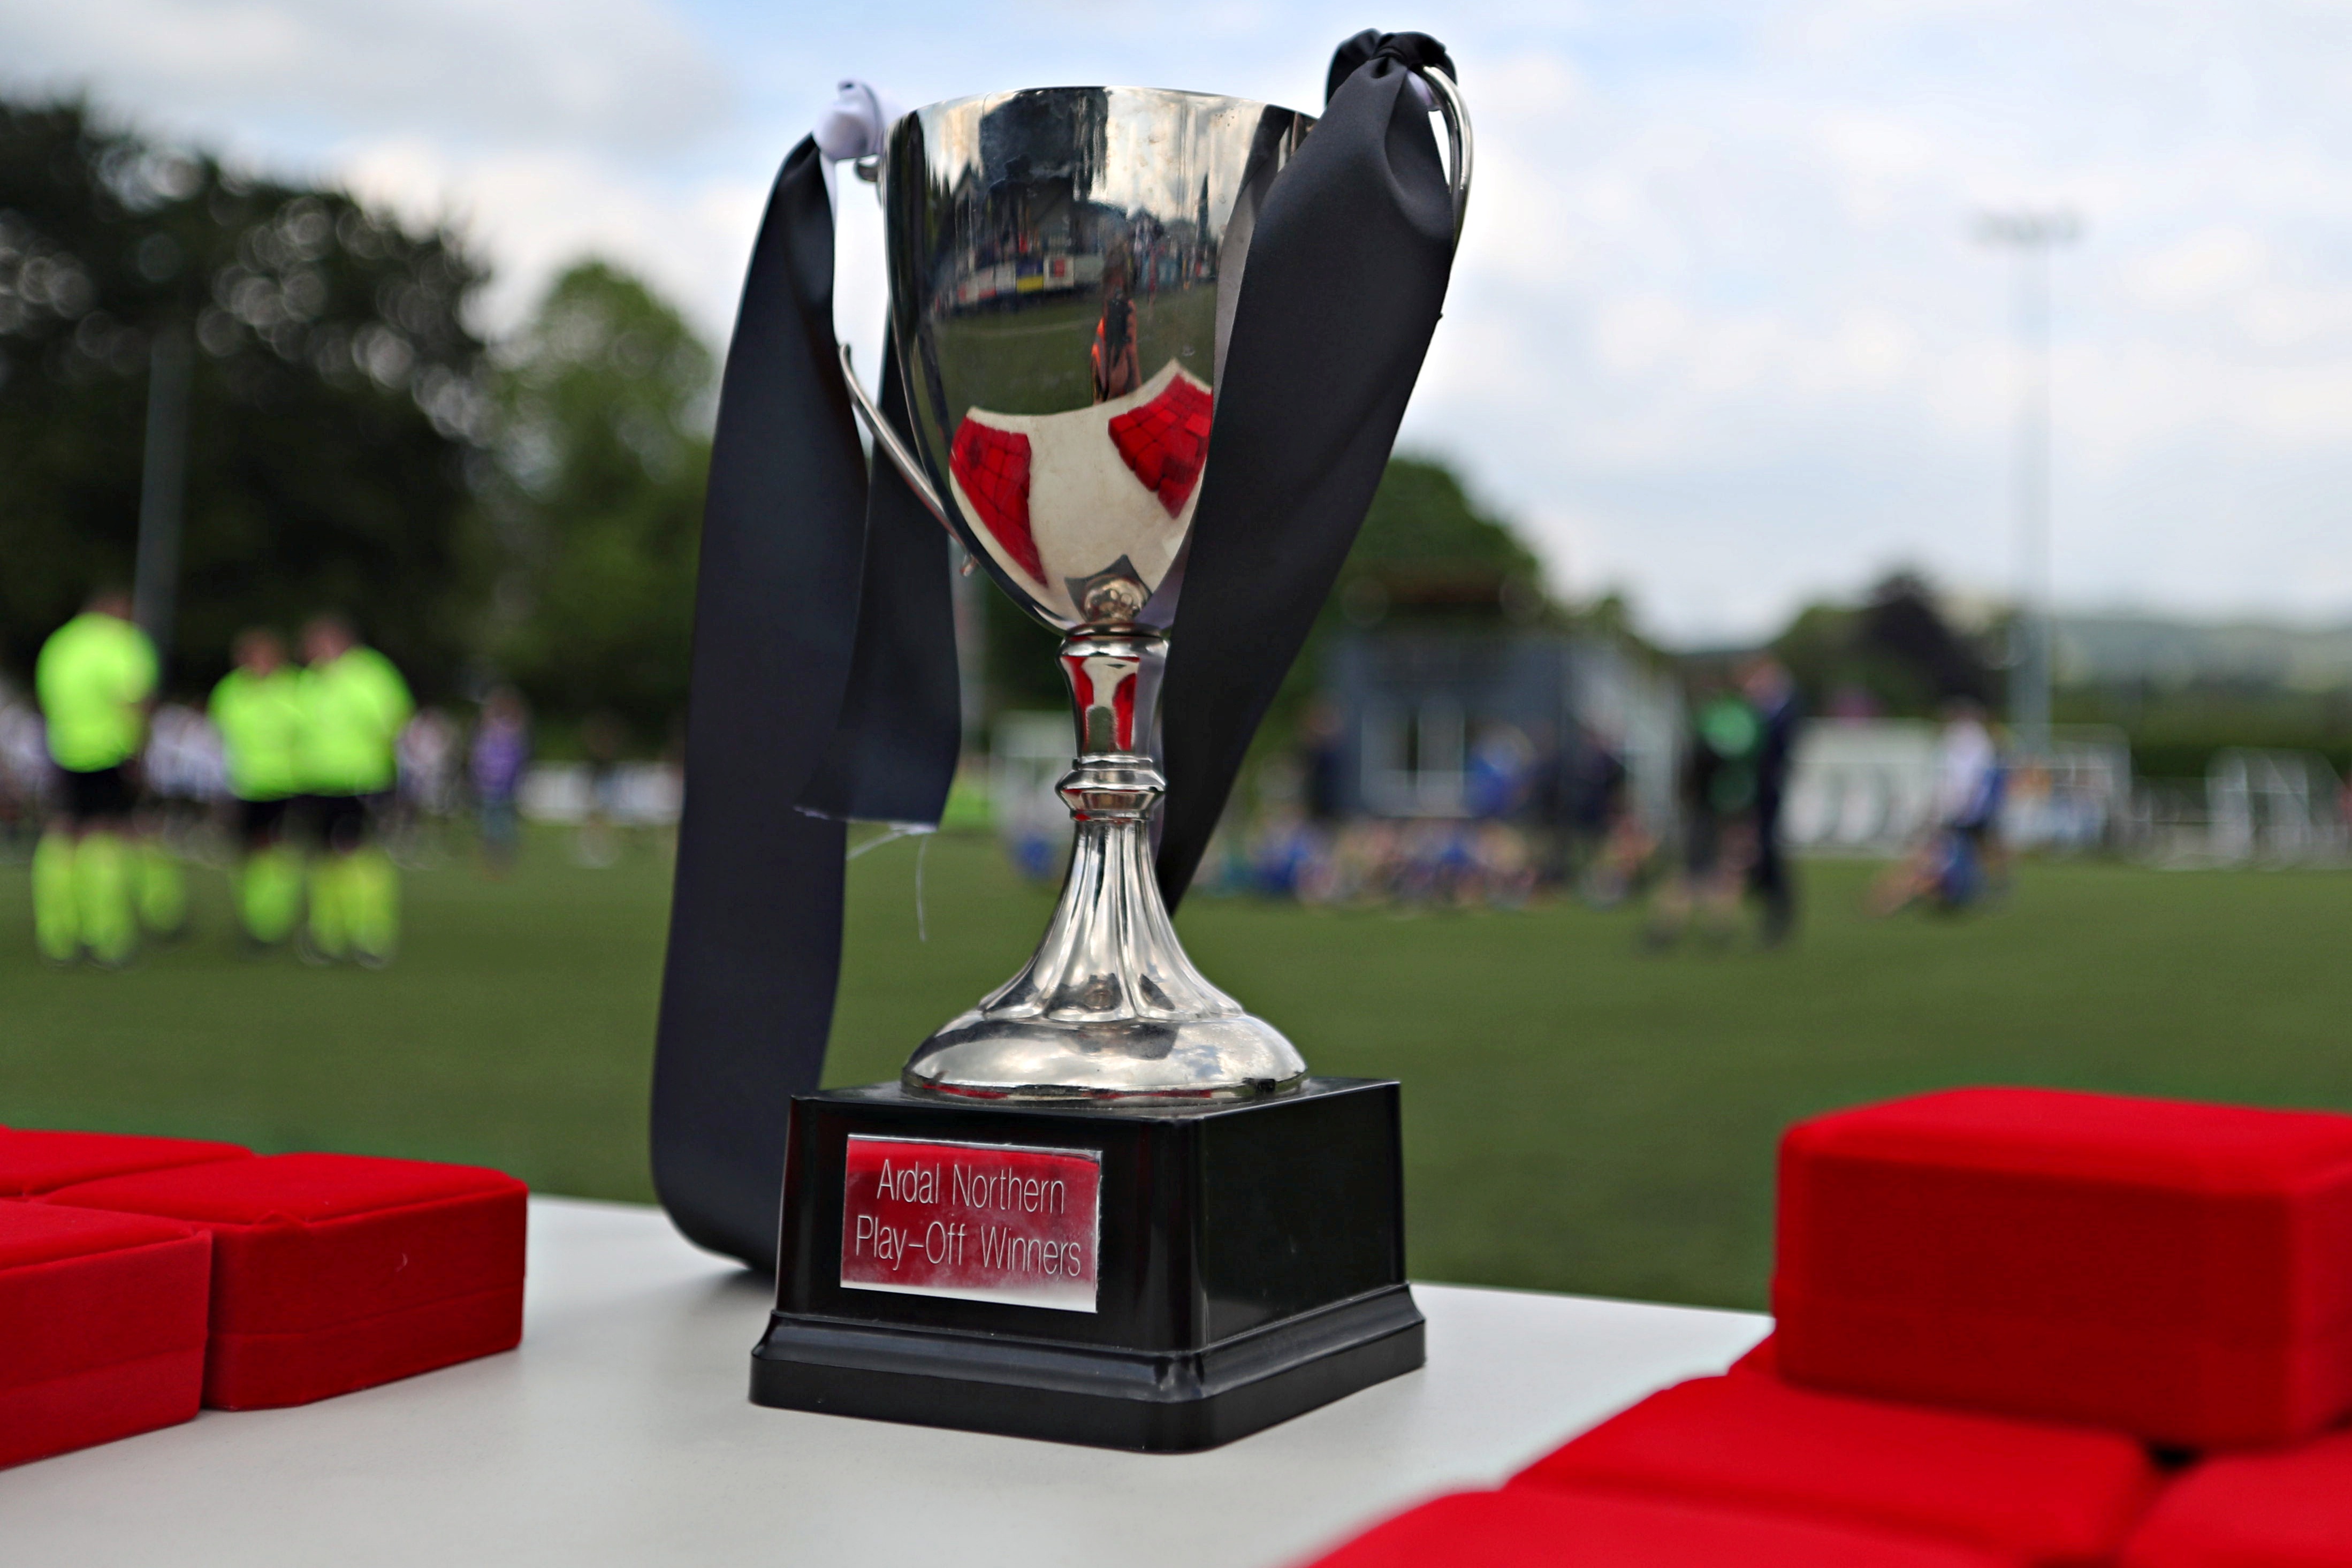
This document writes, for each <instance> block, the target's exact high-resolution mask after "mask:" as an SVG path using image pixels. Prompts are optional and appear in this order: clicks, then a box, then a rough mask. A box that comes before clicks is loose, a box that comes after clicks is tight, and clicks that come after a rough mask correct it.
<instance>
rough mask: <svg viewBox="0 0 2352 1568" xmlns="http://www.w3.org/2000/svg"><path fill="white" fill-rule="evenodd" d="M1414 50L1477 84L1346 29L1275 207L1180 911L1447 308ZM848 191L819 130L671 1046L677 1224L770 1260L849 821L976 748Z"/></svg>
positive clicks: (714, 619)
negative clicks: (842, 307) (900, 460)
mask: <svg viewBox="0 0 2352 1568" xmlns="http://www.w3.org/2000/svg"><path fill="white" fill-rule="evenodd" d="M1415 65H1435V66H1437V67H1438V68H1441V69H1444V70H1447V71H1448V72H1449V74H1450V72H1451V68H1452V63H1451V61H1449V60H1448V59H1447V58H1446V56H1445V51H1444V48H1443V47H1441V46H1439V45H1438V44H1436V43H1435V42H1434V41H1433V40H1431V39H1429V38H1426V37H1423V36H1422V35H1420V34H1417V33H1401V34H1379V33H1370V32H1368V33H1363V34H1360V35H1358V36H1357V37H1354V38H1350V39H1349V41H1348V42H1347V43H1346V44H1344V45H1342V46H1341V47H1340V52H1339V57H1338V58H1335V59H1334V61H1333V64H1332V78H1331V86H1330V91H1329V99H1330V101H1329V104H1328V107H1327V109H1326V110H1325V112H1324V114H1323V117H1322V118H1321V120H1320V121H1318V123H1317V125H1316V128H1315V130H1314V132H1312V133H1311V134H1310V135H1309V136H1308V137H1307V140H1306V142H1304V143H1303V144H1302V146H1301V147H1300V149H1299V151H1298V153H1297V155H1296V156H1295V157H1294V158H1293V159H1292V161H1291V163H1290V165H1289V167H1288V168H1286V170H1285V171H1284V172H1283V174H1282V176H1281V177H1280V178H1279V179H1278V180H1276V182H1275V184H1274V187H1273V189H1272V190H1271V191H1270V192H1269V193H1268V195H1267V198H1266V202H1265V207H1264V209H1263V210H1262V211H1261V212H1260V213H1259V214H1258V216H1257V219H1256V229H1255V235H1254V236H1253V237H1252V239H1251V242H1250V252H1249V268H1248V272H1247V274H1246V281H1245V284H1244V289H1243V291H1242V294H1241V298H1240V300H1239V301H1238V302H1237V305H1236V308H1235V314H1234V328H1233V331H1232V334H1231V337H1230V339H1229V341H1228V343H1227V347H1226V356H1225V363H1224V365H1223V368H1222V371H1221V374H1220V381H1219V384H1218V387H1217V413H1216V424H1215V426H1214V429H1213V431H1212V433H1211V437H1210V451H1211V456H1212V458H1213V460H1212V461H1211V462H1210V463H1209V464H1208V465H1207V472H1206V476H1205V478H1204V479H1203V481H1202V495H1201V500H1200V502H1199V505H1198V507H1197V509H1196V510H1195V513H1194V521H1193V528H1192V539H1191V542H1190V544H1189V546H1188V554H1187V559H1186V564H1185V568H1184V587H1183V591H1182V596H1181V607H1180V609H1179V611H1178V614H1177V624H1176V626H1175V627H1174V628H1173V635H1172V637H1171V654H1170V658H1169V664H1168V672H1167V682H1166V687H1165V695H1164V698H1163V703H1162V735H1163V740H1164V743H1165V747H1166V752H1167V771H1168V774H1169V780H1170V791H1169V796H1168V800H1167V804H1166V805H1165V806H1164V807H1163V812H1164V814H1165V817H1166V820H1165V823H1164V825H1163V827H1162V832H1161V839H1160V856H1159V875H1160V885H1161V887H1162V889H1163V890H1164V891H1165V892H1166V895H1167V898H1168V901H1169V903H1170V904H1171V906H1172V905H1174V904H1175V903H1176V902H1177V901H1178V900H1180V899H1181V897H1182V894H1183V889H1184V887H1185V885H1186V884H1187V883H1188V882H1190V880H1191V879H1192V871H1193V868H1195V867H1196V866H1197V865H1198V864H1199V862H1200V858H1201V854H1202V850H1203V849H1204V848H1205V847H1206V846H1207V843H1208V838H1209V835H1210V833H1211V832H1212V831H1213V829H1214V828H1215V826H1216V821H1217V816H1218V815H1219V814H1220V813H1221V812H1222V811H1223V807H1224V802H1225V798H1226V796H1227V795H1229V794H1230V793H1231V791H1232V789H1233V784H1234V775H1235V773H1237V772H1238V770H1239V768H1240V765H1241V762H1242V757H1243V754H1244V752H1246V751H1247V749H1248V746H1249V740H1250V736H1251V734H1252V733H1253V732H1255V730H1256V728H1257V725H1258V721H1260V720H1261V719H1262V718H1264V716H1265V710H1266V706H1267V704H1268V703H1269V702H1270V701H1271V700H1273V697H1274V693H1275V690H1276V688H1277V687H1278V686H1279V685H1280V684H1281V681H1282V678H1283V676H1284V674H1285V672H1286V671H1287V670H1288V668H1289V667H1290V663H1291V661H1292V660H1293V659H1294V658H1296V657H1297V653H1298V649H1299V647H1300V645H1301V644H1302V643H1303V642H1304V641H1305V640H1306V637H1307V629H1308V627H1309V626H1310V625H1311V624H1312V623H1313V621H1314V618H1315V614H1316V611H1317V609H1318V607H1319V606H1320V605H1321V604H1322V602H1323V600H1324V597H1325V596H1326V595H1328V593H1329V591H1330V587H1331V584H1332V581H1333V580H1334V578H1335V577H1336V576H1337V575H1338V573H1339V564H1340V563H1341V561H1343V560H1344V559H1345V558H1346V556H1347V552H1348V549H1349V545H1350V544H1352V543H1353V542H1354V540H1355V536H1356V531H1357V529H1358V528H1359V527H1360V526H1361V524H1362V522H1363V517H1364V512H1365V510H1366V509H1367V508H1368V507H1369V506H1370V502H1371V498H1372V491H1373V489H1375V488H1376V487H1377V486H1378V485H1379V483H1380V478H1381V471H1382V470H1383V469H1384V468H1385V467H1386V466H1387V461H1388V455H1389V449H1390V447H1391V445H1392V443H1393V442H1394V440H1395V437H1396V428H1397V424H1398V422H1399V421H1400V420H1401V419H1402V417H1403V415H1404V405H1405V402H1406V400H1407V398H1409V397H1410V396H1411V395H1412V384H1413V381H1414V378H1415V377H1416V376H1417V375H1418V374H1420V369H1421V361H1422V356H1423V353H1425V352H1426V350H1427V348H1428V346H1429V339H1430V334H1431V333H1432V331H1433V330H1434V329H1435V327H1436V324H1437V316H1438V310H1439V307H1440V305H1441V304H1442V303H1443V301H1444V294H1445V283H1446V279H1447V276H1448V273H1449V270H1450V265H1451V256H1452V248H1453V217H1452V207H1451V202H1450V197H1449V193H1448V191H1447V188H1446V183H1445V177H1444V169H1443V168H1442V166H1441V164H1440V163H1439V160H1438V156H1437V149H1436V143H1435V141H1434V139H1433V137H1432V136H1431V134H1430V131H1429V124H1428V115H1427V112H1426V111H1425V110H1423V108H1422V107H1421V106H1420V104H1419V103H1418V102H1417V100H1415V98H1414V96H1413V95H1412V93H1411V92H1410V91H1408V90H1407V88H1406V84H1407V82H1408V81H1409V79H1410V78H1409V75H1408V68H1410V67H1412V66H1415ZM824 181H825V172H824V164H823V162H822V159H821V158H820V155H819V154H818V152H817V149H816V145H815V142H814V140H810V141H804V142H802V143H801V144H800V145H799V146H798V147H796V148H794V149H793V153H792V155H791V156H790V157H789V158H787V159H786V160H785V162H784V166H783V169H782V172H781V173H780V174H778V175H777V177H776V184H775V188H774V190H773V192H772V195H770V198H769V202H768V210H767V214H766V216H765V217H764V218H763V219H762V220H761V226H760V237H759V239H758V242H757V244H756V245H755V247H753V250H752V255H751V270H750V274H749V276H748V277H747V278H746V279H745V280H744V285H743V298H742V302H741V305H740V308H739V310H738V313H737V316H736V322H735V336H734V341H733V343H732V345H731V347H730V351H729V353H728V359H727V370H726V375H725V377H724V379H723V381H722V382H721V384H720V389H719V426H718V430H717V434H716V437H715V439H714V441H713V445H712V448H711V458H710V486H709V500H708V501H707V503H706V506H705V510H704V514H703V538H702V558H701V565H700V571H699V575H698V581H697V583H696V588H695V631H694V656H693V670H692V686H691V692H690V697H689V700H688V721H687V749H686V777H687V793H686V806H685V815H684V817H683V819H682V820H681V822H680V824H679V828H678V858H677V885H676V889H675V894H674V897H673V900H672V904H671V910H670V935H669V951H668V955H667V964H666V968H665V971H664V975H663V984H662V1005H661V1021H660V1035H659V1039H658V1042H657V1045H656V1054H655V1058H654V1086H653V1170H654V1184H655V1188H656V1191H657V1192H658V1193H659V1194H660V1196H661V1200H662V1204H663V1206H664V1207H666V1208H667V1209H668V1211H669V1214H670V1216H671V1218H672V1219H673V1220H674V1221H676V1223H677V1226H678V1228H679V1229H680V1230H681V1231H683V1232H684V1233H685V1234H686V1236H687V1237H688V1238H689V1239H690V1240H692V1241H694V1242H696V1243H697V1244H698V1245H700V1246H702V1247H709V1248H710V1249H711V1250H713V1251H716V1252H722V1253H726V1254H729V1255H730V1256H733V1257H736V1258H741V1259H743V1260H744V1261H745V1262H747V1263H750V1264H751V1265H753V1266H754V1267H757V1268H766V1269H772V1268H774V1266H775V1256H776V1211H777V1204H778V1201H779V1199H780V1197H781V1195H782V1194H781V1187H782V1170H783V1148H784V1133H785V1126H786V1120H787V1116H788V1113H789V1107H790V1103H791V1098H792V1096H793V1095H794V1094H800V1093H806V1092H808V1091H809V1090H811V1089H814V1088H816V1086H817V1083H818V1081H819V1078H820V1075H821V1073H822V1071H823V1068H824V1047H825V1037H826V1035H827V1033H828V1032H829V1030H830V1029H831V1026H832V1022H833V1006H834V994H835V985H836V984H837V982H838V979H839V972H840V963H841V913H842V856H843V851H844V827H843V823H844V820H845V819H848V818H869V819H880V820H887V821H895V822H910V823H932V822H937V821H938V820H939V815H940V808H941V807H942V805H944V804H945V801H946V797H947V788H948V784H949V782H950V779H951V777H952V775H953V773H954V770H955V761H956V751H957V744H958V742H959V739H960V736H959V732H958V731H959V712H958V704H957V693H956V671H955V649H954V640H953V638H954V632H953V616H952V613H951V610H950V584H949V576H948V572H949V568H948V553H947V546H946V537H945V535H944V534H943V533H942V532H941V531H940V528H939V525H938V524H937V523H936V522H935V521H933V520H932V519H931V518H930V516H929V513H928V512H927V511H925V510H923V509H922V506H921V503H920V502H919V501H917V500H915V498H914V495H913V493H912V492H911V491H910V490H908V488H907V486H906V484H905V483H904V481H903V480H901V479H900V478H899V477H898V474H897V473H896V472H895V471H894V470H893V469H891V468H890V467H889V465H888V463H887V460H886V459H883V458H881V457H880V455H879V454H878V453H877V455H876V460H875V462H874V464H873V467H872V468H871V470H870V472H869V468H868V464H867V461H866V458H864V457H863V456H862V455H861V454H860V452H859V450H858V444H857V436H856V427H855V425H854V423H853V416H852V415H851V412H850V406H849V399H848V393H847V390H846V388H845V386H844V384H843V382H842V378H841V369H840V363H839V360H838V358H837V351H836V349H835V342H834V337H833V211H832V204H831V201H830V199H829V198H828V195H827V194H826V191H825V187H824ZM884 357H885V365H884V373H883V385H882V397H881V401H882V406H883V411H884V415H885V416H886V417H887V418H888V419H890V420H891V422H892V423H893V424H894V425H897V426H899V427H900V428H901V429H902V430H903V429H904V427H905V424H906V416H905V409H904V402H903V395H902V391H901V388H900V387H899V384H898V374H897V367H896V363H895V356H894V355H889V354H887V353H886V355H885V356H884ZM911 1043H912V1042H909V1044H910V1045H911Z"/></svg>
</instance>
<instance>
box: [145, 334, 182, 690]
mask: <svg viewBox="0 0 2352 1568" xmlns="http://www.w3.org/2000/svg"><path fill="white" fill-rule="evenodd" d="M189 368H190V367H189V355H188V340H187V339H186V338H184V337H183V336H181V335H180V333H179V331H177V330H176V329H174V328H171V327H165V328H163V330H162V331H158V332H157V333H156V334H155V342H154V344H153V346H152V348H151V349H150V351H149V353H148V360H147V450H146V456H145V460H144V462H143V463H142V465H141V473H140V482H139V552H138V556H137V558H136V562H135V563H134V565H133V567H132V571H131V616H132V618H133V619H135V620H136V621H137V622H138V623H139V625H140V626H141V627H142V628H143V629H144V630H145V631H146V633H147V636H148V637H149V638H150V639H151V640H152V642H153V643H154V645H155V658H156V659H157V661H158V663H159V665H168V663H169V661H170V659H171V657H172V626H173V618H174V611H175V610H176V608H177V605H176V601H177V599H178V597H179V585H180V531H181V517H182V511H183V509H184V504H185V500H186V490H187V469H188V372H189Z"/></svg>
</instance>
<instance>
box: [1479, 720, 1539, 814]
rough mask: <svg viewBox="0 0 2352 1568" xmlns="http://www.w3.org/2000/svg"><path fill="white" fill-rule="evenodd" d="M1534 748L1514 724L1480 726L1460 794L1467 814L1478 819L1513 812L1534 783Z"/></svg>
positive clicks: (1525, 802)
mask: <svg viewBox="0 0 2352 1568" xmlns="http://www.w3.org/2000/svg"><path fill="white" fill-rule="evenodd" d="M1535 770H1536V749H1535V744H1534V742H1531V741H1529V740H1528V737H1527V731H1524V730H1521V729H1520V728H1519V727H1518V726H1517V725H1516V724H1486V725H1482V726H1481V727H1480V729H1479V731H1478V738H1477V739H1476V740H1475V742H1472V743H1471V747H1470V757H1469V765H1468V767H1467V768H1466V769H1465V770H1464V772H1465V777H1464V779H1463V781H1462V783H1463V793H1464V795H1466V796H1467V797H1468V798H1467V801H1466V804H1467V805H1468V806H1469V808H1470V815H1471V816H1476V817H1481V818H1491V817H1504V816H1514V815H1516V814H1517V812H1518V811H1519V809H1520V808H1521V807H1522V806H1524V805H1527V803H1528V795H1529V793H1530V792H1531V791H1532V790H1533V788H1534V785H1535Z"/></svg>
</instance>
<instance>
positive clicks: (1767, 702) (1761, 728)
mask: <svg viewBox="0 0 2352 1568" xmlns="http://www.w3.org/2000/svg"><path fill="white" fill-rule="evenodd" d="M1739 689H1740V692H1741V694H1742V695H1743V696H1745V697H1746V698H1747V699H1748V706H1749V707H1750V708H1751V709H1753V710H1755V714H1756V723H1757V740H1756V764H1755V767H1756V814H1755V823H1756V827H1755V833H1756V857H1755V859H1754V861H1753V863H1752V864H1751V865H1750V866H1749V868H1748V889H1749V890H1750V891H1752V892H1753V893H1754V894H1755V895H1756V897H1757V899H1758V900H1759V901H1760V902H1761V903H1762V904H1763V906H1764V923H1763V928H1762V931H1761V935H1762V938H1763V942H1764V945H1765V946H1767V947H1778V946H1780V944H1781V943H1782V942H1786V941H1788V940H1789V937H1790V934H1791V933H1792V932H1794V931H1795V930H1796V926H1797V891H1796V887H1795V884H1794V883H1793V882H1792V881H1791V879H1790V875H1789V858H1788V854H1787V851H1786V848H1785V847H1784V846H1783V843H1782V840H1781V832H1780V806H1781V803H1782V802H1783V800H1784V799H1785V798H1786V797H1787V795H1788V788H1789V762H1790V752H1792V751H1793V750H1794V749H1795V746H1796V740H1797V724H1798V721H1799V720H1800V719H1801V717H1802V715H1801V713H1800V711H1799V710H1798V704H1797V682H1796V678H1795V677H1793V676H1791V675H1790V673H1789V667H1788V666H1787V665H1784V664H1782V663H1781V662H1780V660H1779V659H1777V658H1773V657H1772V656H1771V655H1769V654H1759V655H1758V656H1756V657H1755V658H1751V659H1749V660H1748V661H1747V662H1746V663H1745V664H1744V665H1742V666H1741V667H1740V671H1739Z"/></svg>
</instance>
